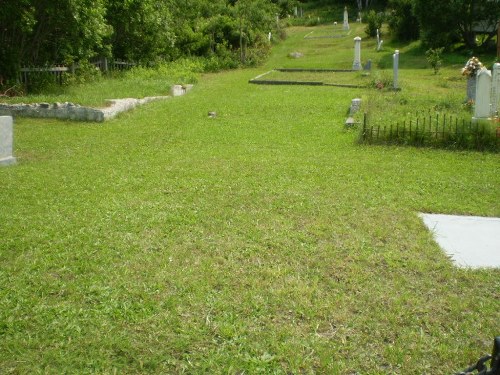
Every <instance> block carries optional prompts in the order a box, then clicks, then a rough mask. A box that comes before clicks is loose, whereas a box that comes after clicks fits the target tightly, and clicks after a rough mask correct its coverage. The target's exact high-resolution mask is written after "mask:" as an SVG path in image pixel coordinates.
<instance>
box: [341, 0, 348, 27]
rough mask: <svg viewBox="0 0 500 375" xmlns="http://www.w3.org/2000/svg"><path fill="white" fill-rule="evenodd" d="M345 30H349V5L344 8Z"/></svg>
mask: <svg viewBox="0 0 500 375" xmlns="http://www.w3.org/2000/svg"><path fill="white" fill-rule="evenodd" d="M342 29H343V30H344V31H347V30H349V14H348V13H347V6H346V7H345V8H344V25H343V26H342Z"/></svg>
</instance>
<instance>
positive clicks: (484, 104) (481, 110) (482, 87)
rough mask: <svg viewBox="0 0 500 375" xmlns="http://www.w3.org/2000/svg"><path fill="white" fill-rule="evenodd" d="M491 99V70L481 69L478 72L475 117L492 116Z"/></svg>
mask: <svg viewBox="0 0 500 375" xmlns="http://www.w3.org/2000/svg"><path fill="white" fill-rule="evenodd" d="M490 100H491V72H490V71H489V70H488V69H481V70H480V71H479V72H478V73H477V85H476V104H475V106H474V117H475V118H488V117H489V116H490Z"/></svg>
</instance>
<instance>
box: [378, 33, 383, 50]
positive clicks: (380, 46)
mask: <svg viewBox="0 0 500 375" xmlns="http://www.w3.org/2000/svg"><path fill="white" fill-rule="evenodd" d="M382 43H384V41H383V40H380V32H379V30H378V29H377V51H380V50H381V49H382Z"/></svg>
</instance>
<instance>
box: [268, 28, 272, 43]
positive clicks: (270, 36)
mask: <svg viewBox="0 0 500 375" xmlns="http://www.w3.org/2000/svg"><path fill="white" fill-rule="evenodd" d="M272 37H273V34H272V33H271V32H270V31H269V34H267V40H268V41H269V42H270V41H271V39H272Z"/></svg>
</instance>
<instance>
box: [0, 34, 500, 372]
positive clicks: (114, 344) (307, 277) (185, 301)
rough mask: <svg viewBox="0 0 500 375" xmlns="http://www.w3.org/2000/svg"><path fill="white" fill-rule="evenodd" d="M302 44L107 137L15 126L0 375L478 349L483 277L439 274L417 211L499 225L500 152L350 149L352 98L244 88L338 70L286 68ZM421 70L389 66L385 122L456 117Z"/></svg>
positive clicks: (493, 273) (449, 367)
mask: <svg viewBox="0 0 500 375" xmlns="http://www.w3.org/2000/svg"><path fill="white" fill-rule="evenodd" d="M307 32H308V30H307V29H306V28H304V29H301V28H297V29H293V30H292V31H291V33H290V38H289V39H288V40H287V41H286V42H285V43H283V44H281V45H279V46H277V47H276V50H275V52H274V55H273V56H272V58H271V59H270V60H269V62H268V63H267V64H266V66H263V67H259V68H257V69H251V70H236V71H231V72H225V73H221V74H209V75H204V76H203V77H201V78H200V80H199V82H198V84H197V85H196V86H195V88H194V89H193V90H192V91H191V92H190V93H189V94H188V95H186V96H183V97H179V98H174V99H172V100H169V101H165V102H155V103H152V104H149V105H147V106H144V107H140V108H138V109H136V110H134V111H132V112H129V113H125V114H122V115H121V116H119V117H118V118H116V119H114V120H112V121H109V122H105V123H104V124H89V123H77V122H66V121H57V120H41V119H16V120H15V148H14V153H15V156H16V157H17V158H18V164H17V165H15V166H10V167H7V168H1V169H0V181H2V190H1V193H0V223H1V224H0V262H1V264H2V267H1V269H0V336H1V337H0V369H1V370H2V371H0V372H3V373H158V374H160V373H167V374H168V373H174V374H175V373H189V374H207V373H213V374H222V373H224V374H225V373H230V374H237V373H238V374H243V373H245V374H258V373H260V374H290V373H293V374H299V373H304V374H312V373H320V374H354V373H361V374H388V373H394V374H423V373H433V374H450V373H454V372H456V371H459V370H461V369H463V368H465V367H466V366H467V365H469V364H472V363H475V362H476V360H477V359H478V358H479V357H480V356H481V355H483V354H484V353H487V352H490V351H491V342H492V338H493V336H494V335H498V334H499V332H498V311H499V310H500V302H499V301H500V298H499V297H500V296H499V292H498V291H499V290H500V284H499V280H500V274H499V270H498V269H486V270H477V271H470V270H464V269H457V268H455V267H454V266H453V265H452V264H451V262H450V261H449V259H448V258H447V257H446V255H445V254H444V253H443V252H442V251H441V250H440V249H439V248H438V246H437V244H436V243H435V242H434V241H433V240H432V236H431V234H430V233H428V232H427V230H426V229H425V226H424V225H423V223H422V222H421V221H420V219H419V217H418V216H417V213H418V212H439V213H450V214H465V215H481V216H483V215H484V216H499V215H500V205H499V203H498V187H499V186H500V163H499V161H500V160H499V157H498V155H492V154H482V153H478V152H449V151H444V150H426V149H415V148H403V147H380V146H377V147H365V146H360V145H358V144H357V143H356V139H357V131H349V130H345V128H344V125H343V123H344V120H345V116H346V112H347V110H348V108H349V105H350V102H351V99H352V98H354V97H356V96H358V95H361V96H362V98H363V99H364V100H365V104H366V103H367V100H368V98H369V96H370V95H371V93H372V92H371V91H370V90H366V91H362V92H360V91H359V89H356V90H351V89H345V88H333V87H307V86H301V87H294V86H260V85H259V86H258V85H249V84H248V80H249V79H251V78H252V77H255V76H256V75H258V74H260V73H262V72H265V71H267V70H270V69H272V68H274V67H282V66H285V65H287V64H290V65H294V66H300V64H302V63H304V64H305V65H308V64H309V65H311V66H314V65H318V67H327V66H334V65H336V64H334V63H333V62H332V61H333V60H332V59H331V57H330V55H328V56H327V54H324V55H323V56H321V53H319V52H318V55H314V54H312V52H309V53H305V55H304V60H303V61H300V59H298V60H291V59H289V58H288V57H287V55H288V53H289V52H292V51H294V50H303V51H306V52H307V51H313V49H314V47H311V46H310V45H308V44H307V43H310V42H311V41H304V39H303V36H304V35H305V33H307ZM313 43H314V42H313ZM321 43H322V42H321ZM332 43H339V46H338V48H337V47H335V46H336V45H333V44H332V50H331V56H335V53H336V52H335V51H338V59H337V61H339V62H340V63H339V64H338V66H339V67H342V66H344V65H348V64H352V61H351V62H349V61H350V58H351V57H350V56H351V54H352V51H351V50H350V49H349V47H348V45H349V43H348V42H347V41H345V44H344V42H342V41H337V42H332ZM333 47H335V48H337V49H335V48H333ZM329 53H330V52H329ZM384 53H389V52H384ZM370 54H371V55H370ZM378 54H380V53H377V52H375V51H372V52H368V51H367V52H366V55H367V56H366V57H369V56H372V57H373V59H374V60H373V61H374V63H377V61H376V60H375V57H376V56H378ZM308 56H310V57H308ZM308 59H310V61H309V60H308ZM363 60H364V57H363ZM342 61H343V62H342ZM292 63H293V64H292ZM412 69H415V68H414V67H413V68H412ZM430 72H431V70H430V69H425V70H424V69H421V70H420V74H419V72H418V71H417V70H416V69H415V70H411V69H410V68H408V71H406V70H402V71H401V82H402V86H403V90H402V91H401V92H400V93H390V94H389V93H387V95H392V96H393V97H394V100H395V102H392V101H388V104H384V105H383V106H382V107H383V108H382V109H383V110H384V111H385V112H386V113H387V115H390V113H391V111H392V110H393V108H394V106H395V105H396V104H391V103H397V100H396V95H400V96H402V97H406V98H407V100H408V101H409V102H410V101H411V100H413V95H415V96H416V98H415V100H416V102H418V103H419V104H418V106H422V107H423V106H425V103H429V105H430V106H433V105H436V103H439V102H441V101H445V100H446V101H449V102H450V103H451V104H452V105H455V101H456V100H458V99H459V98H460V96H461V94H460V92H459V91H460V90H459V89H460V85H459V83H456V82H455V81H453V80H451V81H450V82H449V83H448V84H449V85H455V84H456V85H457V86H456V87H455V86H452V87H450V89H449V91H446V90H445V89H446V88H444V87H441V89H443V91H441V89H439V87H440V86H439V84H434V79H436V80H437V81H436V82H439V81H440V80H442V79H444V78H445V77H447V76H448V75H449V76H452V73H451V71H450V72H446V71H444V73H443V75H442V76H441V77H440V76H438V77H434V76H431V75H430ZM372 74H375V72H373V73H372ZM421 77H424V78H422V80H423V81H424V80H427V82H429V84H428V85H427V86H426V85H425V84H424V83H418V82H415V81H417V80H419V79H421ZM429 85H430V87H431V88H430V89H429V88H427V89H425V90H424V89H423V88H425V87H428V86H429ZM413 86H414V87H415V88H414V89H413V88H411V87H413ZM441 86H442V85H441ZM434 87H437V88H436V90H434ZM407 90H411V91H409V92H407ZM455 92H457V94H455ZM463 92H465V87H463ZM410 93H411V95H410ZM112 94H113V95H114V96H115V97H116V96H117V95H120V94H121V92H116V93H112ZM88 95H90V94H88ZM148 95H149V94H148ZM455 98H456V99H455ZM70 100H71V101H76V100H74V99H73V97H71V98H70ZM391 100H392V97H391ZM397 105H401V104H397ZM458 105H459V104H458ZM402 106H403V105H402ZM404 106H407V104H405V105H404ZM208 111H215V112H217V117H216V118H209V117H208V116H207V113H208Z"/></svg>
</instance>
